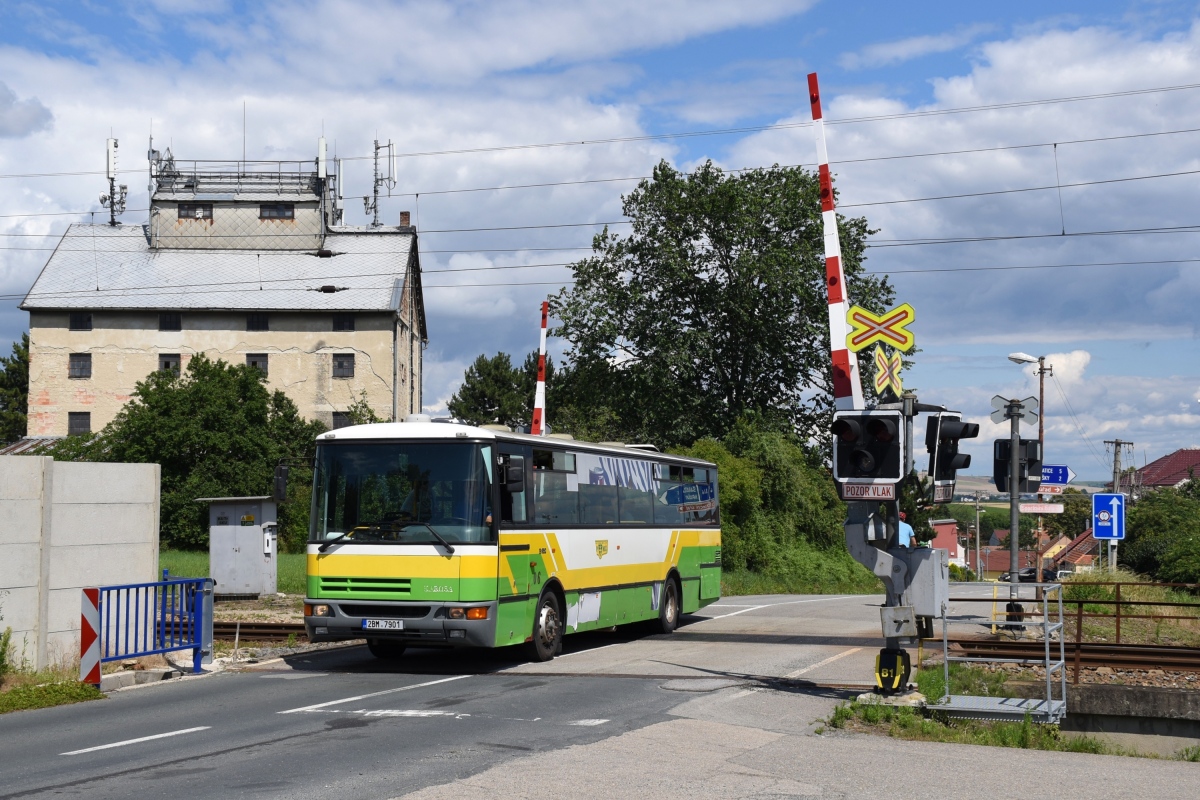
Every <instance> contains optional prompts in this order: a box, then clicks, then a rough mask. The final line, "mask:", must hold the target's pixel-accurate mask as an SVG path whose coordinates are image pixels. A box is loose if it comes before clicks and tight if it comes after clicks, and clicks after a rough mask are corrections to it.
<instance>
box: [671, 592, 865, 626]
mask: <svg viewBox="0 0 1200 800" xmlns="http://www.w3.org/2000/svg"><path fill="white" fill-rule="evenodd" d="M850 597H853V595H837V596H835V597H812V598H809V599H808V600H788V601H787V602H784V603H763V604H762V605H761V606H748V607H746V608H743V609H742V610H741V611H731V612H729V613H728V614H719V615H717V616H715V617H705V618H704V619H701V620H698V621H696V622H693V623H692V625H699V624H700V623H701V622H709V621H711V620H714V619H725V618H726V617H736V616H737V615H738V614H745V613H747V612H749V611H758V610H759V609H762V608H775V607H776V606H794V605H796V604H797V603H823V602H825V601H827V600H846V599H848V598H850ZM688 627H691V625H689V626H688Z"/></svg>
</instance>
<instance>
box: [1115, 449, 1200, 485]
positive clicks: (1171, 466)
mask: <svg viewBox="0 0 1200 800" xmlns="http://www.w3.org/2000/svg"><path fill="white" fill-rule="evenodd" d="M1192 473H1195V474H1197V475H1200V447H1185V448H1183V449H1182V450H1176V451H1175V452H1174V453H1171V454H1170V455H1165V456H1163V457H1162V458H1160V459H1158V460H1156V461H1151V462H1150V463H1149V464H1147V465H1146V466H1144V467H1142V468H1141V469H1139V470H1135V471H1134V472H1133V475H1132V485H1133V486H1135V487H1142V488H1146V489H1161V488H1163V487H1170V486H1179V485H1180V484H1182V483H1186V482H1187V481H1188V480H1190V479H1191V476H1192ZM1129 480H1130V476H1129V475H1123V476H1122V477H1121V491H1129V488H1130V484H1129V483H1127V481H1129ZM1111 486H1112V484H1111V483H1110V484H1109V487H1110V488H1111Z"/></svg>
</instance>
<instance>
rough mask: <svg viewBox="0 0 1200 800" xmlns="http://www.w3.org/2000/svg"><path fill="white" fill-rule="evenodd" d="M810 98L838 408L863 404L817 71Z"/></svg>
mask: <svg viewBox="0 0 1200 800" xmlns="http://www.w3.org/2000/svg"><path fill="white" fill-rule="evenodd" d="M808 100H809V103H810V104H811V106H812V120H813V135H814V137H815V138H816V140H817V176H818V178H819V180H820V183H821V223H822V225H823V227H824V230H825V288H826V290H827V291H828V293H829V346H830V349H831V350H832V352H833V400H834V407H835V408H836V409H837V410H838V411H843V410H847V409H855V408H862V407H863V391H862V381H861V380H860V379H859V376H858V356H857V355H853V354H851V353H850V351H849V350H847V349H846V334H848V333H849V332H850V329H849V324H848V323H847V322H846V315H847V313H849V311H850V302H849V299H848V298H847V295H846V279H845V277H844V276H843V275H842V242H841V239H839V238H838V228H837V210H836V209H835V208H834V203H833V179H832V178H831V177H830V175H829V153H828V152H827V151H826V149H825V121H824V119H822V117H821V90H820V89H818V88H817V73H815V72H813V73H810V74H809V76H808Z"/></svg>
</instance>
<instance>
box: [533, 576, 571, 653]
mask: <svg viewBox="0 0 1200 800" xmlns="http://www.w3.org/2000/svg"><path fill="white" fill-rule="evenodd" d="M562 635H563V626H562V616H561V615H560V612H559V608H558V598H557V597H556V596H555V595H554V592H545V593H544V594H543V595H542V598H541V599H540V600H538V605H537V614H536V615H535V616H534V618H533V641H531V642H530V643H529V657H530V658H532V659H533V660H534V661H549V660H550V659H552V658H554V656H555V654H556V653H558V652H559V649H560V648H561V647H562Z"/></svg>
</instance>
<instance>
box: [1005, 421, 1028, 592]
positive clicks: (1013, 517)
mask: <svg viewBox="0 0 1200 800" xmlns="http://www.w3.org/2000/svg"><path fill="white" fill-rule="evenodd" d="M1024 410H1025V406H1024V405H1022V404H1021V401H1020V400H1010V401H1009V403H1008V407H1007V408H1006V409H1005V416H1006V417H1008V419H1009V422H1010V424H1011V426H1012V427H1011V429H1010V431H1009V441H1010V444H1009V451H1008V452H1009V455H1010V458H1009V460H1008V519H1009V531H1008V544H1009V553H1010V558H1009V570H1008V581H1009V583H1010V584H1012V588H1011V589H1010V590H1009V595H1010V596H1011V598H1012V600H1013V602H1016V599H1017V593H1018V589H1019V585H1020V582H1021V575H1020V572H1021V567H1020V560H1021V559H1020V539H1021V412H1022V411H1024Z"/></svg>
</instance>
